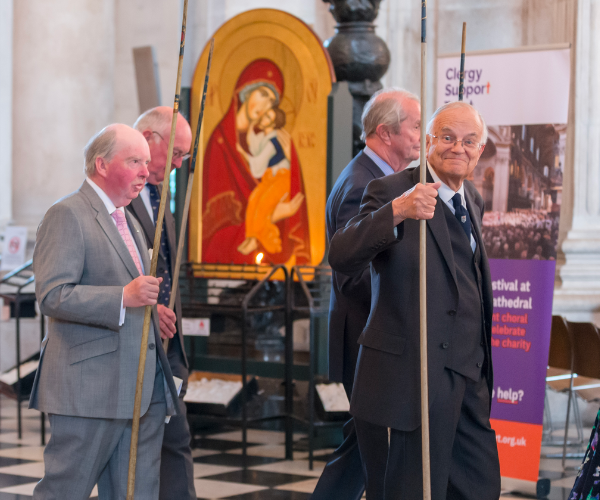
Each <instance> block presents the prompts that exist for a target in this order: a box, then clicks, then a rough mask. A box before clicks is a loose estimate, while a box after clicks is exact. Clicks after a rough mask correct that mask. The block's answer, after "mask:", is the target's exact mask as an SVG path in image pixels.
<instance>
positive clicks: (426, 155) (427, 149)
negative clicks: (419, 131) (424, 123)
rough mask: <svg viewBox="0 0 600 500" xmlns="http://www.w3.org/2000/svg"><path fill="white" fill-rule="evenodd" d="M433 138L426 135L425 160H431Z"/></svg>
mask: <svg viewBox="0 0 600 500" xmlns="http://www.w3.org/2000/svg"><path fill="white" fill-rule="evenodd" d="M431 139H432V137H431V136H430V135H429V134H425V158H427V159H429V148H430V147H431V144H432V140H431Z"/></svg>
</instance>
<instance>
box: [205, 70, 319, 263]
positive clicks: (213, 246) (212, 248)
mask: <svg viewBox="0 0 600 500" xmlns="http://www.w3.org/2000/svg"><path fill="white" fill-rule="evenodd" d="M260 82H264V83H268V84H269V86H270V87H272V88H275V89H276V90H277V91H278V93H279V97H280V100H281V96H282V95H283V76H282V74H281V71H280V70H279V68H278V67H277V66H276V65H275V64H274V63H272V62H271V61H269V60H266V59H259V60H256V61H254V62H252V63H250V64H249V65H248V66H247V67H246V68H245V69H244V71H243V72H242V74H241V75H240V77H239V79H238V82H237V84H236V86H235V91H234V94H233V98H232V99H231V105H230V107H229V110H228V111H227V113H226V114H225V116H224V117H223V119H222V120H221V122H220V123H219V125H218V126H217V127H216V128H215V130H214V131H213V133H212V135H211V137H210V140H209V141H208V146H207V148H206V154H205V156H204V168H203V188H202V189H203V194H202V262H208V263H223V264H229V263H235V264H254V263H255V259H256V254H257V253H258V252H263V253H264V254H265V257H264V259H263V262H264V263H271V264H283V263H285V262H287V261H288V260H289V259H290V257H291V256H292V255H295V256H296V264H310V238H309V232H308V213H307V209H306V198H305V199H304V202H303V203H302V205H301V207H300V209H299V210H298V211H297V212H296V214H295V215H294V216H292V217H290V218H288V219H284V220H282V221H280V222H278V223H277V226H278V228H279V231H280V235H281V241H282V251H281V252H280V253H277V254H269V253H267V252H266V250H265V249H264V248H262V247H259V249H258V250H256V251H255V252H252V253H250V254H249V255H243V254H242V253H240V252H239V251H238V250H237V248H238V246H239V245H240V244H241V243H242V242H243V241H244V240H245V238H246V228H245V213H246V206H247V203H248V198H249V196H250V193H251V192H252V191H253V189H254V188H255V187H256V186H257V185H258V183H259V182H260V179H255V178H254V177H252V175H251V173H250V169H249V166H248V163H247V162H246V159H245V158H244V157H243V156H242V155H241V154H240V153H239V152H238V151H237V149H236V142H237V140H238V138H237V131H236V128H235V119H236V114H237V112H238V109H239V108H240V103H239V101H238V95H239V93H240V91H242V90H243V89H244V88H245V87H246V86H248V85H250V84H253V83H260ZM290 175H291V190H290V197H289V199H290V200H291V199H293V198H294V196H295V195H296V194H297V193H302V194H305V191H304V185H303V182H302V173H301V171H300V163H299V161H298V155H297V153H296V150H295V148H294V144H293V143H292V145H291V158H290Z"/></svg>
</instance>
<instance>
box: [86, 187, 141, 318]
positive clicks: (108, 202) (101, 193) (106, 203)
mask: <svg viewBox="0 0 600 500" xmlns="http://www.w3.org/2000/svg"><path fill="white" fill-rule="evenodd" d="M85 180H86V181H87V182H88V184H89V185H90V186H92V189H93V190H94V191H96V194H97V195H98V196H99V197H100V199H101V200H102V203H104V206H105V207H106V210H107V211H108V214H109V215H110V218H111V219H112V221H113V222H114V224H115V226H116V225H117V221H115V219H114V218H113V217H112V214H113V212H114V211H115V210H120V211H121V212H123V215H125V208H124V207H119V208H117V207H115V204H114V203H113V202H112V200H111V199H110V198H109V197H108V195H107V194H106V193H105V192H104V191H103V190H102V188H101V187H100V186H98V184H96V183H95V182H94V181H93V180H92V179H90V178H89V177H86V179H85ZM127 231H128V232H129V237H130V238H131V242H132V243H133V248H135V251H136V253H137V256H138V259H139V261H140V266H141V267H142V272H143V271H144V263H143V262H142V256H141V255H140V250H139V249H138V247H137V245H136V243H135V239H134V238H133V235H132V234H131V231H129V226H127ZM123 293H125V290H123ZM126 310H127V308H126V307H123V295H121V315H120V317H119V326H121V325H123V324H124V323H125V311H126Z"/></svg>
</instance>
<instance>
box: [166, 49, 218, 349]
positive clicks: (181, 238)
mask: <svg viewBox="0 0 600 500" xmlns="http://www.w3.org/2000/svg"><path fill="white" fill-rule="evenodd" d="M214 48H215V39H214V38H213V39H212V40H211V41H210V51H209V53H208V64H207V65H206V76H205V77H204V90H203V91H202V101H201V103H200V114H199V115H198V125H197V126H196V138H195V140H194V152H193V153H192V163H191V167H190V174H189V177H188V183H187V191H186V193H185V203H184V205H183V217H182V219H181V228H180V230H179V241H178V242H177V258H176V259H175V269H173V273H172V276H173V283H172V285H171V297H170V298H169V309H171V311H172V310H173V309H175V299H176V298H177V287H178V286H179V270H180V268H181V257H182V255H183V244H184V242H185V232H186V231H187V222H188V214H189V212H190V202H191V200H192V187H193V185H194V171H195V170H196V158H197V155H198V142H199V140H198V139H200V130H201V129H202V119H203V118H204V104H205V103H206V92H207V90H208V76H209V73H210V63H211V62H212V55H213V50H214ZM163 347H164V349H165V352H167V351H168V349H169V339H168V338H166V339H164V340H163Z"/></svg>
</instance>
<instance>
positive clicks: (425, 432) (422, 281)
mask: <svg viewBox="0 0 600 500" xmlns="http://www.w3.org/2000/svg"><path fill="white" fill-rule="evenodd" d="M426 104H427V0H422V2H421V172H420V173H421V184H426V183H427V159H426V157H425V128H426V127H425V123H426V122H425V117H426V112H425V108H426ZM426 238H427V221H426V220H424V219H423V220H421V221H419V302H420V319H421V322H420V327H421V331H420V333H421V335H420V337H421V449H422V452H421V453H422V457H423V500H431V470H430V469H431V466H430V462H431V460H430V457H429V382H428V373H427V249H426Z"/></svg>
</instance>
